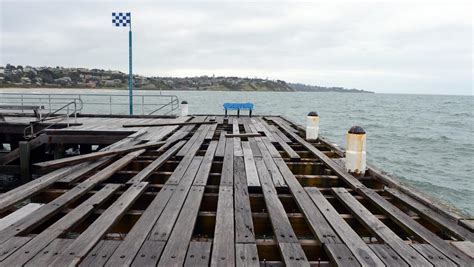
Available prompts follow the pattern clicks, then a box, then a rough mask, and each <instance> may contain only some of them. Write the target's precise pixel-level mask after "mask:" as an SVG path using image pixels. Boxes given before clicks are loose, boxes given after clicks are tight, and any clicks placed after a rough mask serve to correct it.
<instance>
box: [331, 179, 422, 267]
mask: <svg viewBox="0 0 474 267" xmlns="http://www.w3.org/2000/svg"><path fill="white" fill-rule="evenodd" d="M332 191H333V192H334V194H335V195H336V197H337V198H338V199H339V200H341V202H342V203H343V204H344V206H346V207H347V209H349V210H350V211H351V212H352V214H354V216H356V217H357V219H358V220H359V222H360V223H362V224H363V225H365V226H366V227H367V228H368V229H369V230H370V231H371V232H372V233H373V234H375V235H376V236H377V237H378V238H380V239H381V240H383V242H385V243H386V244H388V245H389V246H390V247H391V248H392V249H393V250H394V251H395V252H397V253H398V255H400V257H402V259H403V260H405V261H406V262H407V263H409V264H410V266H429V265H431V264H430V263H429V262H428V261H427V260H425V259H424V258H423V257H422V256H421V255H420V254H419V253H417V252H416V251H415V250H414V249H413V248H412V247H410V246H409V245H408V244H406V243H405V242H404V241H403V240H402V239H401V238H400V237H398V236H397V235H396V234H395V233H394V232H393V231H392V230H391V229H390V228H388V227H387V226H386V225H385V224H383V223H382V222H381V221H380V220H379V219H377V218H376V217H375V216H374V215H373V214H372V213H371V212H370V211H369V210H368V209H367V208H365V207H364V206H363V205H362V204H361V203H360V202H359V201H357V200H356V199H355V198H354V197H353V196H352V195H351V194H350V193H349V192H348V191H347V190H346V189H345V188H332Z"/></svg>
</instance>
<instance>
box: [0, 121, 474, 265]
mask: <svg viewBox="0 0 474 267" xmlns="http://www.w3.org/2000/svg"><path fill="white" fill-rule="evenodd" d="M4 120H5V121H4V122H0V135H1V134H3V139H4V143H7V141H10V142H11V143H12V151H11V152H9V153H8V154H5V155H3V156H1V155H0V173H4V174H12V175H15V176H18V177H21V179H23V181H25V182H26V183H25V184H23V185H20V186H18V187H16V188H14V189H12V190H10V191H8V192H5V193H3V194H1V195H0V212H1V213H0V218H2V219H0V266H19V265H27V266H46V265H50V266H68V265H79V266H155V265H160V266H180V265H186V266H209V265H211V266H233V265H236V266H259V265H262V266H266V265H271V266H285V265H286V266H310V265H311V266H334V265H336V266H473V265H474V260H473V257H474V246H473V243H472V242H473V241H474V233H473V221H472V220H470V219H469V218H464V217H463V215H461V214H458V213H457V212H456V211H453V210H450V209H449V208H448V207H446V206H443V205H441V204H438V203H437V202H435V201H432V200H431V199H430V198H428V197H426V196H425V195H423V194H421V193H420V192H417V191H416V190H414V189H412V188H410V187H408V186H406V185H404V184H402V183H401V182H399V181H398V180H396V179H394V178H392V177H390V176H387V175H385V174H383V173H382V172H381V171H378V170H376V169H374V168H372V167H370V168H369V170H368V171H367V172H366V174H365V175H364V176H363V177H355V176H353V175H352V174H350V173H348V172H346V171H345V168H344V153H343V151H342V150H341V149H340V148H338V147H337V146H334V145H332V144H330V143H329V142H327V141H326V140H325V139H324V138H319V139H318V141H317V142H308V141H306V140H305V139H304V129H303V128H302V127H301V126H299V125H296V124H295V123H293V122H291V121H289V120H287V119H285V118H283V117H279V116H256V117H252V118H249V117H240V118H237V117H233V116H231V117H224V116H206V115H199V116H187V117H178V118H171V117H169V118H159V117H134V118H131V117H126V116H125V117H120V116H109V117H100V116H93V117H92V116H91V117H88V116H80V117H78V119H77V122H75V123H73V122H72V121H71V123H73V124H71V125H70V127H65V125H64V123H62V124H57V125H56V126H55V127H54V128H51V129H47V130H45V131H43V132H42V134H41V135H38V136H37V137H35V138H34V139H32V140H30V141H28V142H23V143H21V144H20V145H19V146H18V147H16V145H15V144H14V143H15V141H19V137H18V136H19V134H20V133H21V134H23V131H22V130H23V128H24V127H26V126H27V125H29V124H28V123H29V121H31V120H32V119H31V118H29V117H17V116H5V118H4ZM127 124H141V125H142V126H140V127H123V126H124V125H127ZM151 124H155V125H154V126H149V127H147V126H146V125H151ZM157 125H161V126H157ZM44 126H46V125H44ZM0 139H1V138H0ZM161 141H162V143H158V142H161ZM0 143H1V142H0ZM150 143H152V144H153V143H157V144H158V145H157V146H152V147H146V148H142V149H138V150H133V151H129V152H125V153H120V154H113V155H106V156H103V157H100V158H98V159H93V160H89V161H87V160H81V159H80V158H79V159H78V161H75V162H74V163H71V164H69V165H66V166H63V165H55V162H56V163H57V160H58V159H60V158H63V157H64V156H65V154H68V153H69V154H72V153H73V152H74V153H76V154H77V153H80V154H79V157H80V155H86V154H88V153H91V152H92V153H95V152H97V151H99V150H101V151H116V150H118V149H125V148H130V147H132V146H137V145H142V144H150ZM0 149H1V147H0ZM68 150H69V151H68ZM25 151H27V153H25ZM66 151H68V152H66ZM69 156H71V155H69ZM54 159H56V161H53V160H54ZM40 163H41V164H40ZM59 166H61V167H59ZM30 177H33V178H35V179H31V180H29V179H30Z"/></svg>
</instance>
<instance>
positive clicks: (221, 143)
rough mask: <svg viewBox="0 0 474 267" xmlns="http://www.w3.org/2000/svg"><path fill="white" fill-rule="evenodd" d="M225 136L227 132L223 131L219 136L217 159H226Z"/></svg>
mask: <svg viewBox="0 0 474 267" xmlns="http://www.w3.org/2000/svg"><path fill="white" fill-rule="evenodd" d="M225 135H226V132H225V131H222V132H221V134H220V135H219V143H218V144H217V149H216V157H221V158H222V157H224V153H225V144H226V140H225Z"/></svg>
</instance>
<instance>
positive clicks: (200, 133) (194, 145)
mask: <svg viewBox="0 0 474 267" xmlns="http://www.w3.org/2000/svg"><path fill="white" fill-rule="evenodd" d="M210 128H211V127H210V126H209V125H202V126H200V127H199V128H198V130H197V131H196V132H195V133H194V135H193V136H192V137H191V139H189V141H188V143H186V145H184V146H183V148H181V150H180V151H179V152H178V153H177V156H179V157H184V156H186V155H195V154H196V152H197V151H198V150H199V148H200V147H201V145H202V143H203V141H204V139H205V138H206V135H207V133H208V132H209V130H210Z"/></svg>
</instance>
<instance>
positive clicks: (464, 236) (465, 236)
mask: <svg viewBox="0 0 474 267" xmlns="http://www.w3.org/2000/svg"><path fill="white" fill-rule="evenodd" d="M385 191H386V192H388V193H389V194H390V195H391V196H392V197H395V198H397V199H398V200H400V201H401V202H403V203H404V204H406V205H408V206H409V207H411V208H412V209H414V210H415V211H416V212H418V213H419V215H420V216H421V217H423V218H425V219H427V220H428V221H429V222H431V223H433V224H435V225H437V226H438V227H441V228H442V229H443V231H446V232H448V233H449V234H451V235H454V236H455V237H456V238H458V239H461V240H468V241H473V240H474V233H472V232H470V231H469V230H467V229H466V228H464V227H462V226H460V225H458V224H457V223H456V222H455V221H453V220H450V219H448V218H447V217H445V216H443V215H441V214H440V213H438V212H435V211H434V210H432V209H430V208H428V207H427V206H425V205H423V204H421V203H420V202H418V201H416V200H414V199H412V198H411V197H409V196H408V195H406V194H404V193H402V192H400V191H398V190H396V189H392V188H386V189H385Z"/></svg>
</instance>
